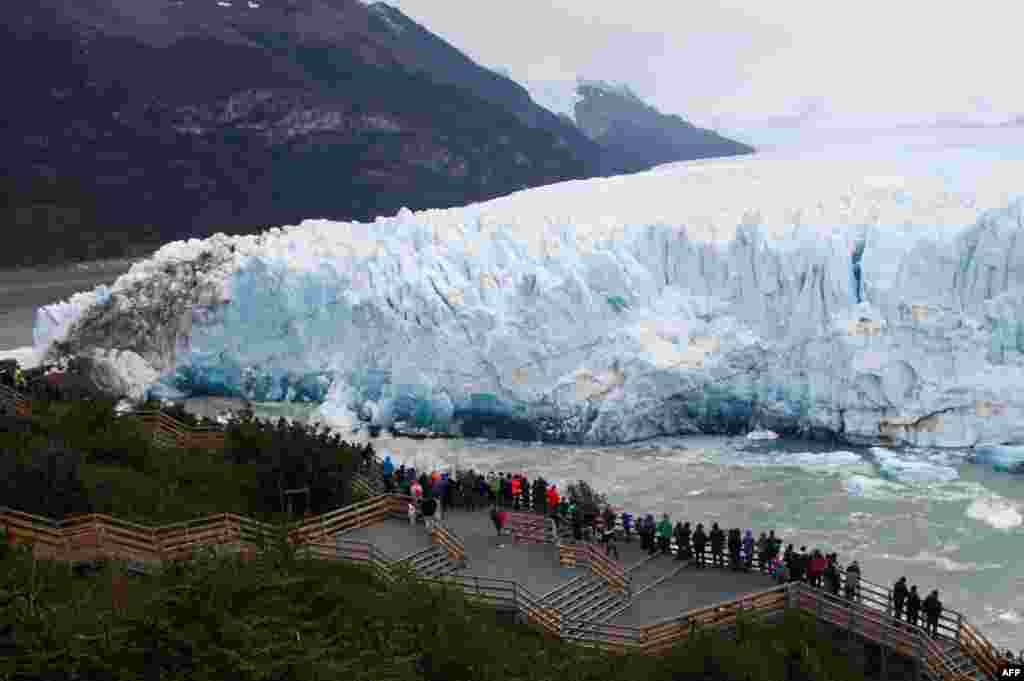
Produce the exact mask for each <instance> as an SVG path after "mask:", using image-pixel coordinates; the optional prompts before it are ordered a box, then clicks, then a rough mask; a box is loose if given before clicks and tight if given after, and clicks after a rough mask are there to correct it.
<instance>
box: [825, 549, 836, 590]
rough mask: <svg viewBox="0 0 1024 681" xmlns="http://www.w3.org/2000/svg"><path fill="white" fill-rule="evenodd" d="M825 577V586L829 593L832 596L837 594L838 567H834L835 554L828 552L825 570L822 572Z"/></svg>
mask: <svg viewBox="0 0 1024 681" xmlns="http://www.w3.org/2000/svg"><path fill="white" fill-rule="evenodd" d="M823 577H824V578H825V587H826V588H827V589H828V591H829V593H831V594H832V595H833V596H835V595H838V594H839V568H838V567H836V561H835V554H833V553H830V554H828V558H827V559H826V560H825V570H824V573H823Z"/></svg>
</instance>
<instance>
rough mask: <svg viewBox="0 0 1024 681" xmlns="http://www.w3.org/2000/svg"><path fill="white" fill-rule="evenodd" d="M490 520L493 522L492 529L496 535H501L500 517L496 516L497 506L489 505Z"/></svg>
mask: <svg viewBox="0 0 1024 681" xmlns="http://www.w3.org/2000/svg"><path fill="white" fill-rule="evenodd" d="M491 522H492V523H494V531H495V533H496V534H497V536H499V537H500V536H501V518H500V517H499V516H498V507H497V506H493V505H492V506H491Z"/></svg>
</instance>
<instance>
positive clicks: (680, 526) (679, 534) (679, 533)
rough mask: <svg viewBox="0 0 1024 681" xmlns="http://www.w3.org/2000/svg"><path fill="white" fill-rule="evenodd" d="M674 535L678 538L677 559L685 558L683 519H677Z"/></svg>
mask: <svg viewBox="0 0 1024 681" xmlns="http://www.w3.org/2000/svg"><path fill="white" fill-rule="evenodd" d="M672 536H673V537H675V540H676V560H682V559H683V521H681V520H677V521H676V526H675V529H674V530H672Z"/></svg>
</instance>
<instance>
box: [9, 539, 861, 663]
mask: <svg viewBox="0 0 1024 681" xmlns="http://www.w3.org/2000/svg"><path fill="white" fill-rule="evenodd" d="M123 567H124V566H123V565H120V564H117V563H111V564H108V565H106V566H105V567H104V569H103V571H102V572H101V573H99V574H98V575H96V576H92V577H75V576H74V575H73V574H72V573H70V572H69V571H68V570H67V568H66V567H62V566H60V565H58V564H52V563H48V562H46V561H36V560H33V559H32V558H31V556H30V555H29V554H28V552H26V551H25V550H23V549H15V550H12V551H8V553H7V555H5V556H2V557H0V622H5V623H10V627H11V629H10V632H11V634H12V635H10V636H9V637H8V639H9V640H8V646H7V650H6V651H5V653H6V654H5V655H0V678H19V679H41V678H43V677H41V676H38V673H39V670H41V669H44V668H45V669H46V670H47V673H48V674H49V675H48V676H47V677H45V678H47V679H71V678H89V679H123V678H164V679H190V680H191V679H195V680H203V679H218V680H219V679H238V680H239V681H241V680H248V679H253V680H257V679H259V680H266V679H289V680H295V681H302V680H305V679H310V680H314V679H316V680H319V679H354V680H356V681H359V680H362V679H365V680H370V679H375V680H376V679H385V680H387V679H395V680H396V681H397V680H399V679H402V680H406V679H431V680H433V679H445V680H446V681H490V680H495V681H497V680H499V679H500V680H501V681H520V680H522V681H527V680H529V681H550V680H552V679H563V680H565V681H599V680H600V681H619V680H622V681H627V680H628V681H632V680H634V679H645V680H650V681H662V680H663V681H677V680H681V679H692V680H693V681H698V680H702V681H796V680H797V679H800V680H806V681H812V680H813V681H856V680H859V679H862V678H863V677H862V676H860V675H858V674H856V673H855V672H853V671H851V670H850V668H849V667H850V665H849V663H848V662H847V661H846V660H844V659H843V658H841V657H838V656H836V655H835V654H833V653H832V652H831V645H830V643H829V642H828V641H826V640H823V639H821V638H819V637H818V636H817V634H816V633H815V631H814V627H813V625H812V624H810V623H809V622H808V621H807V620H806V619H805V618H803V617H799V616H787V617H786V618H785V620H784V621H783V622H782V623H781V624H775V625H757V624H746V623H742V622H741V625H740V627H739V632H738V640H737V641H731V640H728V639H725V638H722V637H720V636H717V635H714V634H710V633H700V632H698V633H697V634H696V635H695V636H693V637H691V638H690V639H688V640H687V641H686V642H685V643H682V644H679V645H678V646H677V647H676V648H674V649H673V650H671V651H669V652H667V653H666V654H663V655H657V656H653V655H652V656H644V655H641V654H638V653H632V654H629V655H625V656H615V655H611V654H607V653H601V652H594V651H590V650H586V649H583V648H580V647H578V646H575V645H573V644H570V643H566V642H563V641H560V640H557V639H553V638H551V637H548V636H544V635H541V634H540V633H539V632H538V631H537V630H536V629H534V628H533V627H531V626H529V625H526V624H510V623H507V622H505V621H503V620H501V619H500V618H499V617H498V616H497V614H496V613H495V612H494V611H493V610H488V609H486V608H484V607H481V606H477V605H474V604H472V603H471V602H469V601H467V600H466V599H465V597H464V596H463V595H462V593H461V592H460V591H458V590H457V589H449V590H445V589H443V588H439V587H436V586H435V587H434V588H428V586H427V585H426V584H424V583H423V582H420V581H419V580H417V579H416V578H415V577H413V576H412V575H410V574H409V573H405V574H403V575H402V576H401V577H400V579H399V580H398V582H397V583H396V584H393V585H389V584H386V583H384V582H381V581H379V580H378V579H377V578H376V577H375V576H373V575H372V574H371V573H369V572H368V571H366V570H364V569H363V568H361V567H358V566H354V565H350V564H345V563H333V562H323V561H315V560H307V559H305V558H303V557H301V555H298V554H296V552H295V550H294V549H293V548H291V547H289V546H287V544H286V543H283V542H278V543H276V544H272V545H271V546H270V547H269V548H268V550H267V551H266V552H265V553H264V554H263V555H261V556H260V557H258V558H256V559H254V560H251V561H240V560H239V559H238V558H236V557H230V556H229V557H219V558H218V557H214V556H213V554H212V552H206V553H201V554H200V555H199V556H198V558H197V559H196V560H192V561H179V562H173V563H170V564H169V565H167V566H166V567H165V569H163V570H162V571H161V572H158V573H156V574H153V575H150V576H144V577H133V578H124V577H121V576H120V575H121V574H122V572H123ZM115 602H120V604H121V606H122V607H119V608H115V607H114V604H115ZM75 675H77V676H75Z"/></svg>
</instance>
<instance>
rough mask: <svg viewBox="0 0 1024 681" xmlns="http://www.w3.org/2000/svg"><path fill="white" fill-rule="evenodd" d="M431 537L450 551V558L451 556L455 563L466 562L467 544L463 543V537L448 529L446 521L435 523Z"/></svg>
mask: <svg viewBox="0 0 1024 681" xmlns="http://www.w3.org/2000/svg"><path fill="white" fill-rule="evenodd" d="M431 539H433V540H434V542H435V543H437V544H439V545H440V546H441V547H443V548H444V550H445V551H446V552H447V553H448V558H450V559H451V561H452V562H453V563H458V564H459V565H465V564H466V545H465V544H463V543H462V539H460V538H459V536H458V535H456V534H455V533H454V532H452V531H451V530H450V529H448V527H447V526H445V525H444V523H438V524H436V525H434V530H433V532H431Z"/></svg>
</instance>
